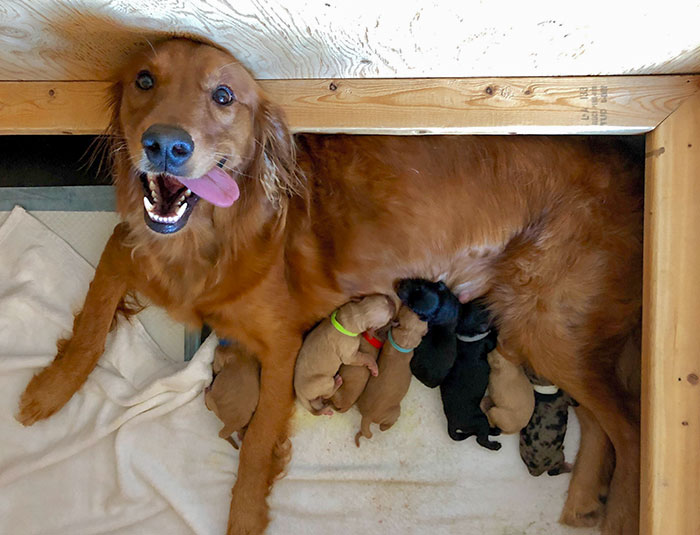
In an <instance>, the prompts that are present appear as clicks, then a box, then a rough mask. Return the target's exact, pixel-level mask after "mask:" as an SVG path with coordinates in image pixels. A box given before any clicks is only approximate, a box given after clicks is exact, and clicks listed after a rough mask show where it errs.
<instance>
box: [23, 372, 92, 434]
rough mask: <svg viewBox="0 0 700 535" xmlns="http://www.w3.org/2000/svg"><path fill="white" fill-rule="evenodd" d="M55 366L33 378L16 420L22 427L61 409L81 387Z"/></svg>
mask: <svg viewBox="0 0 700 535" xmlns="http://www.w3.org/2000/svg"><path fill="white" fill-rule="evenodd" d="M73 383H74V380H71V378H70V377H69V376H68V375H66V374H65V373H64V372H63V371H62V370H61V368H59V367H58V366H56V365H55V363H54V364H52V365H50V366H49V367H48V368H45V369H44V370H42V371H41V372H40V373H39V374H37V375H35V376H34V377H32V380H31V381H29V384H28V385H27V388H26V389H25V390H24V393H23V394H22V396H21V397H20V400H19V411H18V412H17V414H16V415H15V419H16V420H17V421H18V422H19V423H21V424H22V425H27V426H28V425H32V424H34V423H36V422H37V421H39V420H43V419H44V418H48V417H49V416H51V415H52V414H54V413H55V412H57V411H58V410H59V409H61V408H62V407H63V406H64V405H65V404H66V403H68V400H70V398H71V397H72V396H73V394H74V393H75V391H76V390H77V389H78V388H79V387H80V385H77V386H76V387H75V388H73Z"/></svg>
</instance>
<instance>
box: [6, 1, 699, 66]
mask: <svg viewBox="0 0 700 535" xmlns="http://www.w3.org/2000/svg"><path fill="white" fill-rule="evenodd" d="M698 20H700V4H698V2H691V1H688V0H685V1H673V2H670V3H665V4H664V5H663V8H661V9H660V6H659V4H658V3H656V2H636V3H635V4H634V9H630V3H629V2H611V1H605V0H592V1H589V2H585V3H582V4H580V8H579V9H571V6H570V5H569V3H568V2H561V1H560V0H539V1H537V2H507V3H505V4H504V3H502V2H483V1H482V2H458V1H442V2H440V1H435V0H433V1H431V2H425V1H423V0H405V1H402V2H380V1H374V2H361V3H359V4H357V3H355V2H340V1H337V0H336V1H334V0H323V1H316V2H309V1H302V0H265V1H261V0H236V1H235V2H234V1H230V0H227V1H222V0H187V1H175V0H169V1H157V2H156V1H154V0H3V1H2V2H0V79H4V80H104V79H107V78H108V77H109V73H110V72H112V71H113V70H114V68H116V67H117V66H118V65H119V63H120V61H122V59H123V58H124V57H125V56H126V55H128V53H129V51H130V50H133V49H134V48H135V47H138V46H145V47H147V46H148V45H147V44H146V41H145V40H146V39H149V40H151V41H155V40H157V39H158V38H159V37H163V36H164V35H166V34H168V33H173V34H180V35H182V34H190V35H192V34H195V35H196V34H198V35H201V36H206V37H207V38H209V39H211V40H213V41H215V42H216V43H219V44H220V45H221V46H223V47H225V48H228V49H229V50H230V51H231V52H232V53H233V54H234V55H235V56H236V57H238V59H240V60H241V61H242V62H243V63H244V64H245V65H246V66H247V67H248V68H250V69H251V70H252V72H254V73H255V75H256V77H258V78H266V79H284V78H287V79H290V78H307V79H313V78H393V77H397V78H418V77H421V78H426V77H431V78H435V77H444V76H450V77H460V78H464V77H474V76H489V77H491V76H512V75H518V76H562V75H567V76H575V75H583V76H588V75H615V74H623V73H624V74H673V73H675V74H682V73H690V72H700V33H698V31H697V21H698Z"/></svg>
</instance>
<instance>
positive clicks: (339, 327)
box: [331, 310, 360, 337]
mask: <svg viewBox="0 0 700 535" xmlns="http://www.w3.org/2000/svg"><path fill="white" fill-rule="evenodd" d="M337 313H338V311H337V310H334V311H333V314H331V324H332V325H333V327H335V328H336V329H337V330H338V332H340V333H342V334H344V335H345V336H352V337H355V336H360V333H354V332H352V331H348V330H347V329H346V328H345V327H343V326H342V325H341V324H340V323H338V320H337V319H335V315H336V314H337Z"/></svg>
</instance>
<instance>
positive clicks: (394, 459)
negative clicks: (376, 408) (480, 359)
mask: <svg viewBox="0 0 700 535" xmlns="http://www.w3.org/2000/svg"><path fill="white" fill-rule="evenodd" d="M92 274H93V270H92V268H91V267H90V266H89V265H88V264H87V263H86V262H85V260H83V259H82V258H81V257H80V256H79V255H78V254H77V253H75V252H74V251H73V250H72V249H71V248H70V247H69V246H68V245H67V244H66V243H65V242H63V241H62V240H61V239H60V238H58V237H57V236H56V235H55V234H53V233H52V232H51V231H50V230H49V229H48V228H46V227H45V226H43V225H42V224H41V223H39V222H38V221H37V220H35V219H34V218H33V217H31V216H30V215H29V214H27V213H26V212H25V211H24V210H22V209H21V208H16V209H15V210H14V211H13V212H12V214H11V216H10V218H9V219H8V220H7V221H6V222H5V223H4V224H3V226H2V227H0V534H3V535H31V534H42V535H63V534H65V535H81V534H96V533H111V534H145V535H150V534H153V535H159V534H165V533H167V534H168V535H178V534H191V533H195V534H198V535H221V534H222V533H224V531H225V525H226V515H227V514H228V502H229V498H230V489H231V486H232V484H233V482H234V480H235V470H236V466H237V458H238V455H237V452H236V451H235V450H234V449H233V448H232V447H231V446H230V445H229V444H228V443H227V442H225V441H223V440H221V439H219V438H218V436H217V433H218V430H219V428H220V423H219V422H218V420H217V419H216V417H215V416H214V415H213V414H212V413H210V412H209V411H207V410H206V408H205V407H204V403H203V399H202V395H201V392H202V389H203V387H204V386H205V385H206V384H208V382H209V381H210V380H211V360H212V358H213V348H214V345H215V343H216V341H215V339H214V338H210V339H209V340H207V342H206V343H205V344H204V345H203V346H202V348H201V349H200V350H199V351H198V353H197V354H196V355H195V357H194V359H193V360H192V361H191V362H190V363H188V364H187V365H185V364H184V363H182V364H177V363H173V362H172V361H171V360H169V359H168V358H167V357H166V356H165V355H164V354H163V353H162V351H161V350H160V349H159V348H158V346H157V345H156V344H155V343H154V342H153V341H152V340H151V339H150V338H149V337H148V335H147V334H146V333H145V331H144V330H143V327H142V326H141V324H140V323H139V322H138V321H135V322H133V323H132V324H129V323H127V322H122V323H121V324H120V325H119V327H118V328H117V329H116V330H115V331H114V332H113V333H111V334H110V336H109V339H108V343H107V350H106V351H105V354H104V355H103V357H102V359H101V360H100V362H99V364H98V367H97V368H96V369H95V371H93V373H92V374H91V376H90V379H89V380H88V381H87V383H86V384H85V386H84V387H83V388H82V389H81V391H80V392H79V393H78V394H77V395H75V396H74V397H73V399H72V400H71V401H70V402H69V403H68V405H67V406H66V407H65V408H64V409H63V410H61V411H60V412H59V413H57V414H56V415H54V416H53V417H51V418H50V419H48V420H46V421H42V422H38V423H37V424H35V425H34V426H32V427H30V428H24V427H22V426H21V425H20V424H19V423H17V422H16V421H15V420H14V418H13V415H14V413H15V412H16V410H17V401H18V399H19V395H20V394H21V392H22V390H23V388H24V387H25V385H26V384H27V382H28V381H29V379H30V378H31V376H32V374H34V373H35V372H37V371H38V370H39V369H41V368H42V367H43V366H45V365H47V364H48V363H49V362H50V361H51V359H52V357H53V355H54V352H55V342H56V339H57V338H58V337H60V336H62V335H66V334H67V333H68V332H69V331H70V328H71V325H72V318H73V313H74V312H75V311H76V309H77V308H78V307H79V306H80V304H81V303H82V300H83V298H84V295H85V292H86V291H87V287H88V284H89V281H90V279H91V277H92ZM402 410H403V414H402V417H401V418H400V419H399V421H398V423H397V424H396V425H395V426H394V428H392V429H391V430H389V431H387V432H386V433H381V432H379V431H378V430H376V433H375V437H374V438H373V439H372V440H371V441H363V442H362V446H361V447H360V448H359V449H358V448H356V447H355V444H354V442H353V437H354V435H355V432H356V430H357V428H358V425H359V414H358V413H357V412H355V411H354V410H353V411H350V412H349V413H347V414H344V415H335V416H333V417H332V418H327V417H313V416H311V415H309V414H307V413H305V412H304V411H303V409H299V410H298V411H297V415H296V417H295V419H294V431H295V434H294V437H293V446H294V456H293V460H292V463H291V465H290V467H289V472H288V475H287V477H286V478H285V479H283V480H281V481H279V482H278V483H277V485H276V486H275V489H274V491H273V493H272V495H271V497H270V504H271V507H272V523H271V525H270V529H269V531H268V532H269V533H271V534H273V535H295V534H300V535H301V534H313V533H319V534H321V533H322V534H324V535H325V534H329V533H338V534H355V533H358V534H360V533H361V534H375V533H376V534H383V533H387V534H393V533H398V532H402V533H409V534H422V533H429V534H430V535H441V534H453V533H454V534H457V533H460V534H462V533H465V532H466V533H483V534H487V535H489V534H493V535H496V534H499V535H502V534H506V535H507V534H515V533H518V534H533V535H534V534H537V535H546V534H558V533H570V532H571V533H593V532H594V531H590V530H583V531H581V530H569V529H566V528H564V527H562V526H559V525H558V524H557V523H556V520H557V518H558V515H559V512H560V509H561V506H562V504H563V501H564V497H565V490H566V485H567V483H568V476H558V477H548V476H541V477H540V478H532V477H530V476H529V475H528V474H527V471H526V469H525V467H524V466H523V465H522V462H521V461H520V459H519V457H518V452H517V438H516V437H503V438H502V439H501V441H502V442H503V448H502V450H501V451H500V452H490V451H487V450H484V449H482V448H480V447H478V446H477V445H476V444H475V442H474V441H473V439H469V440H467V441H465V442H462V443H455V442H452V441H451V440H449V438H448V437H447V434H446V432H445V425H444V417H443V415H442V408H441V406H440V400H439V393H438V391H437V390H428V389H427V388H425V387H423V386H422V385H420V384H419V383H417V382H416V381H414V383H413V384H412V386H411V390H410V391H409V394H408V396H407V398H406V400H405V401H404V403H403V405H402ZM577 433H578V429H577V427H576V425H571V426H570V433H569V437H568V439H567V444H568V450H567V455H568V457H569V459H570V460H572V459H573V455H574V453H575V451H574V448H572V444H575V443H576V440H577Z"/></svg>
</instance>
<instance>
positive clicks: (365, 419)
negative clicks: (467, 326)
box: [355, 306, 428, 448]
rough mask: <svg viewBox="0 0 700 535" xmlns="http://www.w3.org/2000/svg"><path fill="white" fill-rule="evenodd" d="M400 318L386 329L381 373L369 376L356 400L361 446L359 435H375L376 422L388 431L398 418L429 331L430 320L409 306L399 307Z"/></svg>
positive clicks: (356, 436)
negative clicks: (419, 348)
mask: <svg viewBox="0 0 700 535" xmlns="http://www.w3.org/2000/svg"><path fill="white" fill-rule="evenodd" d="M397 320H398V321H397V324H396V325H394V326H392V327H391V329H390V330H389V332H388V333H387V337H388V340H387V341H386V342H384V347H382V350H381V353H380V354H379V359H378V362H379V373H378V374H377V376H376V377H370V378H369V381H368V382H367V386H366V387H365V390H364V392H362V395H360V398H359V399H358V400H357V408H358V409H359V411H360V414H362V421H361V422H360V430H359V431H358V432H357V434H356V435H355V445H356V446H357V447H358V448H359V447H360V437H365V438H372V431H371V430H370V427H371V426H372V424H373V423H377V424H379V429H380V430H381V431H386V430H387V429H390V428H391V426H393V425H394V424H395V423H396V420H398V419H399V416H400V415H401V401H402V400H403V398H404V396H405V395H406V393H407V392H408V389H409V387H410V386H411V377H412V375H411V358H412V357H413V350H414V349H415V348H416V347H417V346H418V344H420V342H421V340H422V339H423V337H424V336H425V334H426V333H427V332H428V323H427V322H425V321H423V320H421V319H420V318H419V317H418V315H417V314H416V313H415V312H413V311H412V310H411V309H410V308H408V307H406V306H402V307H401V308H400V309H399V313H398V317H397Z"/></svg>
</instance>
